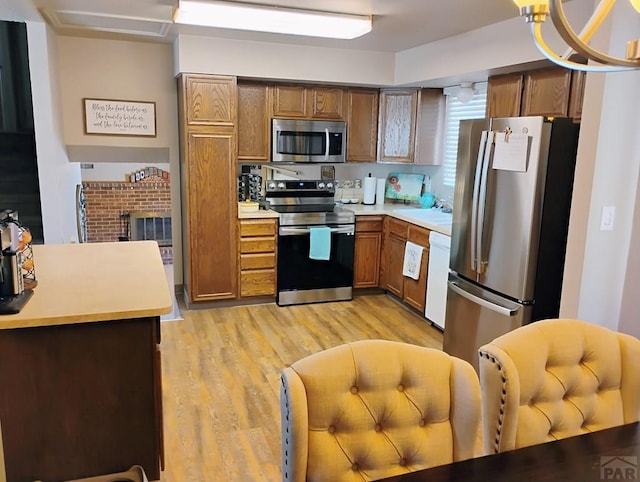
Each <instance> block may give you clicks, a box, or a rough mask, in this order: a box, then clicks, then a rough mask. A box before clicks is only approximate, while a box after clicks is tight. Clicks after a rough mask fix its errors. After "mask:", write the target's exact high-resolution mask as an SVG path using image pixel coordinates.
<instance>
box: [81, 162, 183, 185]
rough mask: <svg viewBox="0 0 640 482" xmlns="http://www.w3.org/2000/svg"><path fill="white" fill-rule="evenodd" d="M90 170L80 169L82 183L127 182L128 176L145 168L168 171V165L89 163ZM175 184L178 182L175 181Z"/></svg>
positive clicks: (177, 180)
mask: <svg viewBox="0 0 640 482" xmlns="http://www.w3.org/2000/svg"><path fill="white" fill-rule="evenodd" d="M90 165H91V166H92V167H91V168H87V167H82V168H81V169H80V175H81V176H82V180H83V181H112V182H124V181H126V182H129V175H130V174H131V173H135V172H136V171H139V170H140V169H144V168H145V167H155V168H158V169H162V170H163V171H168V172H170V171H169V164H164V163H163V164H153V163H145V164H140V163H131V162H96V163H90ZM176 182H180V180H179V179H176Z"/></svg>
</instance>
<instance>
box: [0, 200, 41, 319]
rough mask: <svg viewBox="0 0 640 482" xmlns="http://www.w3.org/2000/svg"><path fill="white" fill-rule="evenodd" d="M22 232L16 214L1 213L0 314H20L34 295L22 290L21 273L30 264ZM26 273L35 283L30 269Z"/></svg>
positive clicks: (30, 291) (23, 278) (22, 279)
mask: <svg viewBox="0 0 640 482" xmlns="http://www.w3.org/2000/svg"><path fill="white" fill-rule="evenodd" d="M25 231H26V228H24V226H22V225H21V224H20V222H19V221H18V213H17V212H16V211H9V210H7V211H1V212H0V243H1V244H0V248H1V249H0V314H15V313H19V312H20V309H22V307H23V306H24V304H25V303H26V302H27V300H28V299H29V298H30V297H31V295H32V294H33V291H32V290H31V289H25V275H24V274H23V271H24V266H32V265H33V255H32V251H31V245H30V244H29V243H26V242H25V241H24V239H23V233H24V232H25ZM27 260H29V262H27ZM27 271H30V273H31V275H33V279H34V280H35V274H34V272H33V269H32V268H31V269H30V270H27Z"/></svg>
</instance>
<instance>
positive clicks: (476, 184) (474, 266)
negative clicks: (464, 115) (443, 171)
mask: <svg viewBox="0 0 640 482" xmlns="http://www.w3.org/2000/svg"><path fill="white" fill-rule="evenodd" d="M488 138H489V132H487V131H482V137H481V138H480V147H479V148H478V158H477V160H476V172H475V175H474V176H473V200H472V204H471V240H470V241H471V242H470V243H469V245H470V248H471V253H470V255H471V256H470V258H471V271H476V272H479V270H478V268H479V265H478V251H477V250H476V245H477V238H478V209H479V195H480V180H481V178H482V166H483V165H484V157H485V151H486V146H487V139H488Z"/></svg>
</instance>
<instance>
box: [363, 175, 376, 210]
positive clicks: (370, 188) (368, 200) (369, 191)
mask: <svg viewBox="0 0 640 482" xmlns="http://www.w3.org/2000/svg"><path fill="white" fill-rule="evenodd" d="M362 184H363V186H362V204H373V203H374V202H375V199H376V178H375V177H365V178H364V182H363V183H362Z"/></svg>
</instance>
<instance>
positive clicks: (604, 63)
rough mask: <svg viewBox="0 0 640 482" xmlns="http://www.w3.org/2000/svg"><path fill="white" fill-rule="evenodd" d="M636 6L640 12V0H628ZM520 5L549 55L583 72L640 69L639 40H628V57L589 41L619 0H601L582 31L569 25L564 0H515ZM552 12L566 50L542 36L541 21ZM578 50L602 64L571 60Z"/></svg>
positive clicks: (537, 42) (523, 14) (563, 64)
mask: <svg viewBox="0 0 640 482" xmlns="http://www.w3.org/2000/svg"><path fill="white" fill-rule="evenodd" d="M629 1H630V2H631V4H632V5H633V7H634V8H635V9H636V10H637V11H638V12H639V13H640V0H629ZM513 2H514V3H515V4H516V5H517V6H518V7H520V15H521V16H523V17H524V18H525V20H526V21H527V23H529V24H531V35H532V36H533V39H534V42H535V44H536V47H537V48H538V50H539V51H540V52H541V53H542V55H544V56H545V57H546V58H548V59H549V60H551V61H552V62H555V63H556V64H558V65H561V66H562V67H566V68H568V69H573V70H582V71H584V72H616V71H621V70H632V69H640V40H639V39H632V40H630V41H629V42H628V43H627V56H626V58H622V57H614V56H611V55H609V54H607V53H604V52H601V51H599V50H596V49H595V48H593V47H591V46H590V45H589V41H590V40H591V38H592V37H593V35H594V34H595V32H596V31H597V30H598V28H599V27H600V25H601V24H602V22H603V21H604V19H605V18H606V17H607V15H608V14H609V12H610V11H611V9H612V8H613V5H614V4H615V3H616V0H600V3H598V5H597V6H596V8H595V10H594V12H593V14H592V15H591V18H590V19H589V21H588V22H587V24H586V25H585V26H584V28H583V29H582V31H581V32H580V33H579V34H577V33H576V32H575V31H574V30H573V28H572V27H571V26H570V25H569V21H568V20H567V17H566V15H565V13H564V9H563V7H562V3H563V2H562V0H513ZM547 15H550V16H551V20H552V21H553V25H554V26H555V28H556V30H557V31H558V33H559V34H560V36H561V37H562V39H563V40H564V41H565V43H566V44H567V45H568V46H569V49H568V50H567V51H566V52H565V53H564V54H563V55H558V54H557V53H555V52H554V51H553V50H552V49H551V48H550V47H549V46H548V45H547V43H546V42H545V41H544V39H543V38H542V28H541V27H542V24H543V23H544V21H545V20H546V18H547ZM574 52H576V53H578V54H580V55H582V56H583V57H586V58H587V59H589V60H591V61H593V62H597V63H598V64H600V65H593V64H580V63H577V62H573V61H571V60H569V57H570V56H571V55H572V54H573V53H574Z"/></svg>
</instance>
